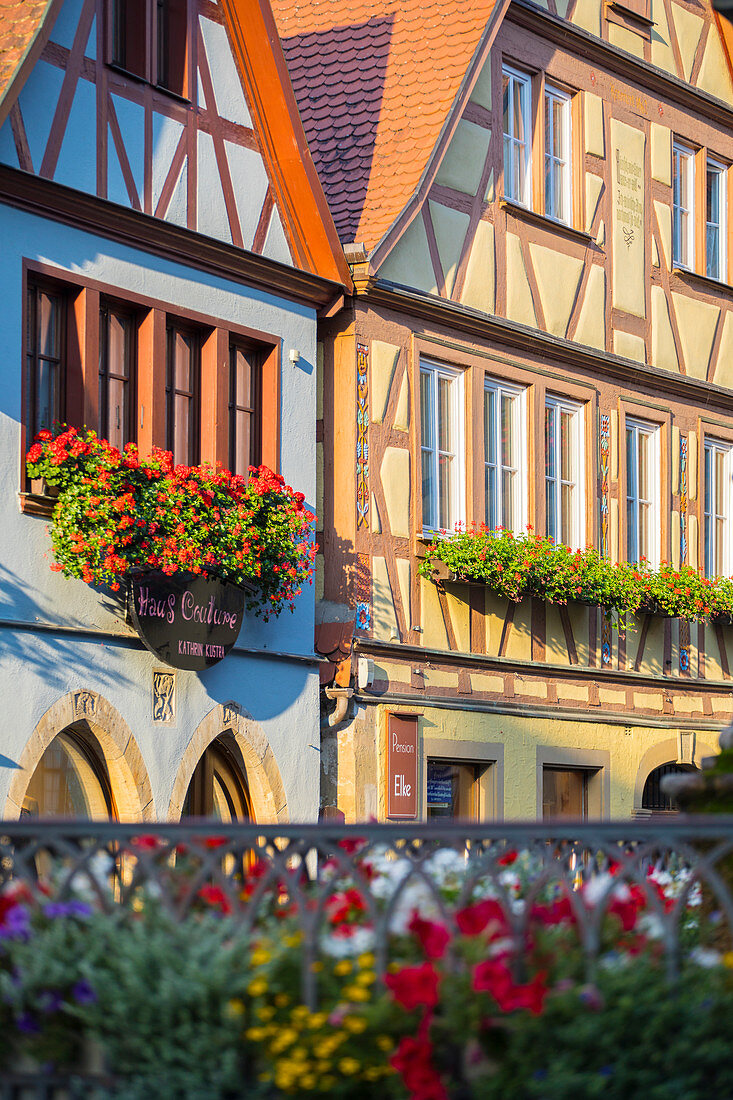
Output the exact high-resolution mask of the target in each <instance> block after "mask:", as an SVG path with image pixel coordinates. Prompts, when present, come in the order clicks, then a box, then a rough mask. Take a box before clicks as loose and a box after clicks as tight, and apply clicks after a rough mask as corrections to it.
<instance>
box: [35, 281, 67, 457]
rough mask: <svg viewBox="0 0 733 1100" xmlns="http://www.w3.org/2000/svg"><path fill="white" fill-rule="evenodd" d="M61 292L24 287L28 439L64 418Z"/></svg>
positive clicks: (44, 288) (63, 317) (62, 303)
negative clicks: (26, 289) (25, 293)
mask: <svg viewBox="0 0 733 1100" xmlns="http://www.w3.org/2000/svg"><path fill="white" fill-rule="evenodd" d="M64 319H65V299H64V295H63V293H62V292H59V291H57V290H51V289H47V288H46V287H44V286H40V285H38V284H36V283H32V282H29V284H28V299H27V317H26V397H27V412H26V426H27V430H28V435H29V438H30V439H32V438H33V437H34V436H35V434H36V432H38V431H40V430H41V428H51V427H52V426H53V424H54V423H55V422H61V421H63V420H64V419H65V415H64V414H65V409H64V382H65V378H64V373H65V356H64V343H65V340H64V335H65V334H64Z"/></svg>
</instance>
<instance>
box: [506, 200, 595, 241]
mask: <svg viewBox="0 0 733 1100" xmlns="http://www.w3.org/2000/svg"><path fill="white" fill-rule="evenodd" d="M499 208H500V209H501V210H506V212H507V213H508V214H512V215H513V216H514V217H515V218H521V219H522V220H523V221H528V222H531V223H532V224H533V225H539V226H541V227H542V228H543V229H548V230H554V231H555V232H557V233H562V234H563V235H564V236H566V237H570V239H571V240H574V241H580V242H581V243H582V244H590V243H591V242H592V241H593V237H592V235H591V234H590V233H586V232H585V230H584V229H576V228H575V226H573V225H568V224H567V223H566V222H560V221H557V219H556V218H550V217H548V215H547V214H539V213H538V212H537V211H536V210H530V209H529V207H528V206H523V205H522V204H521V202H515V201H514V199H506V198H503V199H499Z"/></svg>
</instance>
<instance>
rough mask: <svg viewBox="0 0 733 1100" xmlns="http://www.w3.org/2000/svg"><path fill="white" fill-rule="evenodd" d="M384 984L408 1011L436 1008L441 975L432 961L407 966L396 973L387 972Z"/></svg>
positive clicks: (398, 1002)
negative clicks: (420, 964)
mask: <svg viewBox="0 0 733 1100" xmlns="http://www.w3.org/2000/svg"><path fill="white" fill-rule="evenodd" d="M384 984H385V985H386V986H387V989H389V991H390V993H391V994H392V996H393V998H394V999H395V1001H397V1004H400V1005H402V1007H403V1008H406V1009H407V1010H408V1012H412V1011H413V1009H416V1008H434V1007H435V1005H437V1003H438V987H439V984H440V976H439V974H438V972H437V971H436V969H435V967H434V966H433V964H432V963H431V962H426V963H423V964H422V966H405V967H403V968H402V970H398V971H397V973H396V974H387V975H385V978H384Z"/></svg>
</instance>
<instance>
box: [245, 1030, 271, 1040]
mask: <svg viewBox="0 0 733 1100" xmlns="http://www.w3.org/2000/svg"><path fill="white" fill-rule="evenodd" d="M268 1034H269V1028H266V1027H248V1028H247V1030H246V1031H245V1033H244V1037H245V1039H251V1040H252V1042H253V1043H261V1042H262V1040H263V1039H266V1038H267V1036H268Z"/></svg>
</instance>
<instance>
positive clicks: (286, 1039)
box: [270, 1027, 298, 1054]
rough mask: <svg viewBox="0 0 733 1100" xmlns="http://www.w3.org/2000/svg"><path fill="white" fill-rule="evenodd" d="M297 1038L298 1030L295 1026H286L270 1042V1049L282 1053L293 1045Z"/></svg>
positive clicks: (274, 1052) (275, 1052)
mask: <svg viewBox="0 0 733 1100" xmlns="http://www.w3.org/2000/svg"><path fill="white" fill-rule="evenodd" d="M297 1038H298V1032H297V1031H296V1030H295V1028H292V1027H285V1028H283V1030H282V1031H280V1032H278V1034H277V1035H276V1037H275V1038H274V1039H273V1041H272V1042H271V1043H270V1050H271V1052H272V1053H273V1054H280V1053H281V1052H282V1051H283V1050H285V1049H286V1047H289V1046H292V1045H293V1043H294V1042H295V1040H296V1039H297Z"/></svg>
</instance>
